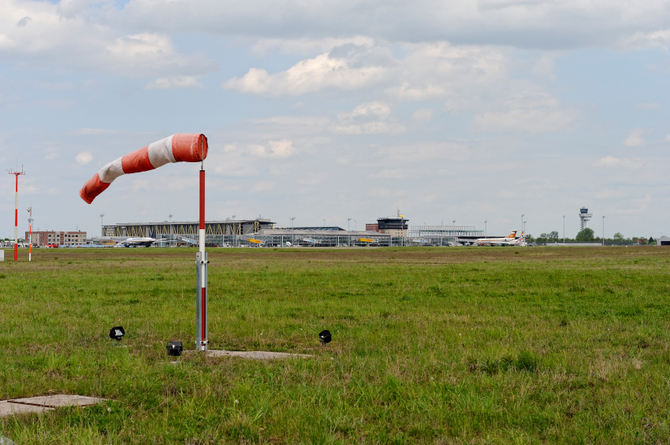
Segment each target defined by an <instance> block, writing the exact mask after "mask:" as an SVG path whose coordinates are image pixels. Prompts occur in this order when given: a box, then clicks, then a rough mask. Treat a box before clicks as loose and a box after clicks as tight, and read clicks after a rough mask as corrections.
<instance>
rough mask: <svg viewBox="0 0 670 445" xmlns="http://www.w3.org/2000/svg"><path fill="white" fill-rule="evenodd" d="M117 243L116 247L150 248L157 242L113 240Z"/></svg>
mask: <svg viewBox="0 0 670 445" xmlns="http://www.w3.org/2000/svg"><path fill="white" fill-rule="evenodd" d="M112 239H113V240H114V241H116V244H115V245H114V247H149V246H151V245H152V244H153V243H155V242H156V239H155V238H149V237H146V238H112Z"/></svg>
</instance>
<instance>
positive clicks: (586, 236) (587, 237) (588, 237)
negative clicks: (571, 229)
mask: <svg viewBox="0 0 670 445" xmlns="http://www.w3.org/2000/svg"><path fill="white" fill-rule="evenodd" d="M575 239H576V240H577V241H593V240H594V236H593V230H591V229H589V228H588V227H587V228H586V229H584V230H582V231H581V232H579V233H578V234H577V236H576V237H575Z"/></svg>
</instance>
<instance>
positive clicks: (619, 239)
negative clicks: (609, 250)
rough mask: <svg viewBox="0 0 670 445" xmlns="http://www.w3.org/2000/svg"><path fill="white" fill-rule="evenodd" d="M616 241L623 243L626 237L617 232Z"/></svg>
mask: <svg viewBox="0 0 670 445" xmlns="http://www.w3.org/2000/svg"><path fill="white" fill-rule="evenodd" d="M614 239H615V240H616V241H623V240H624V239H625V238H624V236H623V235H622V234H621V232H617V233H615V234H614Z"/></svg>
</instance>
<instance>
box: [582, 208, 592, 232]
mask: <svg viewBox="0 0 670 445" xmlns="http://www.w3.org/2000/svg"><path fill="white" fill-rule="evenodd" d="M592 216H593V215H592V214H590V213H589V209H587V208H586V207H582V208H581V209H579V219H580V220H581V223H582V224H581V227H582V228H581V230H584V229H586V228H587V227H588V226H589V221H591V217H592Z"/></svg>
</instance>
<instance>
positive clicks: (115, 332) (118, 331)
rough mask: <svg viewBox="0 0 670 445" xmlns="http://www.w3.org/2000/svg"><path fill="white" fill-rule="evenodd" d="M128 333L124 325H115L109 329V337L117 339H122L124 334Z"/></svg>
mask: <svg viewBox="0 0 670 445" xmlns="http://www.w3.org/2000/svg"><path fill="white" fill-rule="evenodd" d="M124 335H126V330H125V329H123V327H122V326H114V327H113V328H112V329H110V330H109V338H112V339H114V340H116V341H121V339H122V338H123V336H124Z"/></svg>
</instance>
